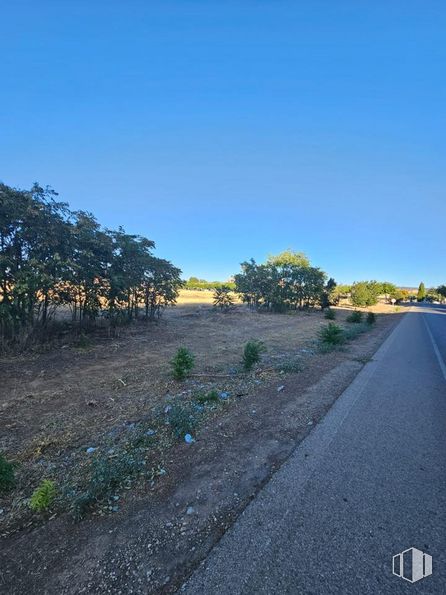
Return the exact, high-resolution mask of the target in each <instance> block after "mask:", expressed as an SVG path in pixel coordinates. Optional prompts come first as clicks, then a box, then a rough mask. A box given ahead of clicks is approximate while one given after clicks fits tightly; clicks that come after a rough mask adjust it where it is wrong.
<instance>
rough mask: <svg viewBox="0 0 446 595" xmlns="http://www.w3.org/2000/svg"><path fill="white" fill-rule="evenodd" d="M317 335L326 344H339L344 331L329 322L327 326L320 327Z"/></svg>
mask: <svg viewBox="0 0 446 595" xmlns="http://www.w3.org/2000/svg"><path fill="white" fill-rule="evenodd" d="M319 337H320V339H321V341H322V343H325V344H326V345H341V344H342V343H344V341H345V335H344V331H343V330H342V328H341V327H340V326H338V325H337V324H335V323H334V322H329V323H328V326H326V327H324V328H323V329H321V330H320V332H319Z"/></svg>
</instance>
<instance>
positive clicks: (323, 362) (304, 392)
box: [0, 292, 404, 593]
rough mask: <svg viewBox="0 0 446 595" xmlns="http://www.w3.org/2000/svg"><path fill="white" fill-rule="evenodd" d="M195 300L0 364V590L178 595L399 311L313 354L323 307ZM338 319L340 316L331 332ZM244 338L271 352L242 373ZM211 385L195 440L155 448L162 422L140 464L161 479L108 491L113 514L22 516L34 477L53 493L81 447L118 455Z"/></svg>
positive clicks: (78, 461)
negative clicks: (0, 488)
mask: <svg viewBox="0 0 446 595" xmlns="http://www.w3.org/2000/svg"><path fill="white" fill-rule="evenodd" d="M191 293H192V292H191ZM193 293H195V292H193ZM196 293H197V294H202V295H201V296H200V295H198V296H192V295H189V296H186V299H187V298H189V300H188V301H186V299H185V298H183V299H182V301H181V304H180V305H179V306H178V307H176V308H173V309H171V310H169V311H168V312H167V313H166V315H165V316H164V317H163V318H162V319H161V320H160V321H159V322H158V323H155V324H150V325H146V324H143V323H141V324H137V325H135V326H133V327H131V328H128V329H124V330H123V331H122V333H121V335H120V337H118V338H114V339H109V338H107V337H105V336H104V337H101V336H98V337H95V339H94V341H92V344H91V345H90V346H86V347H83V348H82V349H80V348H75V347H71V346H69V345H67V346H63V347H62V348H61V349H58V350H55V351H50V352H47V353H35V354H33V355H32V356H30V355H29V354H28V355H24V356H20V357H15V358H3V359H2V360H0V379H1V395H0V423H1V428H2V433H1V444H0V449H1V450H2V451H4V452H5V453H6V455H7V458H9V459H13V460H16V461H18V462H19V464H20V465H19V467H18V470H17V477H18V480H17V487H16V489H15V490H14V492H13V493H12V494H11V495H7V496H4V497H3V498H2V499H1V500H0V509H1V510H2V512H1V513H0V527H1V528H0V532H1V535H2V542H3V543H2V548H1V550H2V554H0V561H1V567H2V573H1V574H0V590H1V591H5V592H8V593H30V592H36V593H37V592H48V593H82V592H97V593H104V592H111V593H119V592H123V593H124V592H125V593H155V592H166V593H168V592H174V591H175V590H176V588H177V587H178V586H179V585H180V584H181V582H182V581H183V580H184V579H185V578H186V577H187V576H188V574H189V573H190V572H191V571H192V570H193V568H194V567H195V566H196V565H197V564H198V563H199V561H200V560H201V559H203V557H204V556H205V555H206V553H207V552H208V551H209V549H210V548H211V547H212V546H213V544H214V543H215V542H216V541H217V540H218V539H219V537H220V536H221V535H222V533H223V532H224V531H225V529H226V528H227V527H228V526H229V525H230V524H231V523H232V522H233V520H234V519H235V518H236V517H237V515H238V514H239V513H240V512H241V511H242V510H243V508H244V507H245V506H246V504H247V503H248V502H249V500H250V499H251V498H252V497H254V495H255V494H256V493H257V491H258V490H259V489H260V488H261V486H262V485H263V484H264V482H265V481H267V480H268V478H269V477H270V476H271V474H272V473H273V472H274V471H275V470H276V469H277V468H278V467H279V466H280V465H281V463H282V462H283V461H284V460H285V459H286V458H287V456H289V454H290V453H291V451H292V450H293V449H294V448H295V446H296V444H297V443H298V442H300V441H301V440H302V439H303V437H304V436H305V435H306V434H307V433H308V432H309V431H310V430H311V428H312V426H313V425H314V424H316V423H317V421H318V420H319V419H320V418H321V416H322V415H323V414H324V413H325V411H326V410H327V409H328V408H329V407H330V405H331V403H332V402H333V400H334V399H335V398H336V397H337V396H338V395H339V394H340V393H341V392H342V390H343V389H344V388H345V387H346V386H347V385H348V384H349V382H351V380H352V379H353V378H354V376H355V375H356V374H357V372H358V371H359V370H360V369H361V367H362V366H363V365H364V363H365V362H366V361H368V358H370V357H372V355H373V353H374V351H375V350H376V348H377V347H378V346H379V344H380V343H381V342H382V340H383V338H384V337H385V336H386V335H387V334H388V332H389V331H390V330H391V329H392V328H393V326H394V324H395V323H396V322H397V321H398V320H399V319H400V316H401V312H399V313H396V312H395V309H394V308H391V307H388V306H379V307H377V308H376V309H377V310H379V311H380V312H382V313H388V314H390V313H392V314H393V315H381V316H378V320H377V323H376V325H374V327H373V328H372V330H370V331H369V332H367V333H365V334H363V335H360V336H359V337H358V338H357V339H355V340H354V341H353V342H351V343H349V344H348V345H347V346H346V347H345V348H343V349H342V350H337V351H333V352H331V353H326V354H322V353H319V352H318V350H317V348H316V343H315V339H316V337H317V333H318V331H319V329H320V328H321V327H322V326H324V325H325V324H327V321H326V320H325V319H324V317H323V315H322V313H320V312H312V313H292V314H286V315H277V314H266V313H264V314H260V313H256V312H250V311H249V310H248V309H247V308H245V307H244V306H240V305H238V306H237V307H236V308H234V310H233V311H232V312H229V313H220V312H215V311H214V310H213V309H212V308H211V307H210V306H209V299H208V296H207V295H205V296H203V293H204V292H196ZM195 299H196V300H197V301H195ZM200 300H201V301H200ZM403 311H404V309H402V312H403ZM348 313H349V312H348V310H346V309H337V315H336V317H337V319H336V322H338V323H340V324H343V323H344V321H345V317H346V316H347V314H348ZM249 339H259V340H262V341H264V343H265V345H266V347H267V351H266V353H265V354H264V356H263V360H262V362H261V364H260V365H259V366H258V368H257V369H256V370H255V371H254V372H253V373H250V374H244V373H242V372H241V370H240V361H241V354H242V349H243V345H244V343H246V341H247V340H249ZM183 345H184V346H186V347H188V348H189V349H191V351H193V352H194V353H195V355H196V369H195V370H194V373H195V374H197V376H193V377H191V378H189V379H188V380H186V381H183V382H180V383H179V382H175V381H173V380H171V377H170V371H169V364H168V362H169V360H170V359H171V358H172V356H173V354H174V353H175V351H176V349H177V348H178V347H179V346H183ZM290 362H291V363H292V367H291V368H289V363H290ZM287 366H288V367H287ZM288 370H290V371H289V372H288ZM210 389H216V390H217V391H218V392H219V393H220V394H222V395H225V398H224V399H222V400H221V401H219V403H218V404H217V405H215V406H214V405H213V406H212V407H209V409H206V412H205V413H206V415H204V417H203V421H202V424H201V425H200V427H199V428H197V430H196V432H195V433H194V438H195V439H196V442H194V443H193V444H186V443H185V442H184V441H183V440H181V439H180V440H170V441H169V440H168V441H164V440H163V436H164V435H165V430H164V426H160V428H159V434H157V435H155V438H154V442H155V443H154V445H153V448H152V449H151V450H150V449H149V450H148V454H147V457H148V460H149V461H150V464H153V465H156V466H157V468H158V469H161V470H162V473H161V472H160V473H156V474H154V475H153V476H152V477H151V478H150V480H144V481H139V482H138V481H136V482H134V483H130V484H124V485H123V486H121V487H120V488H116V489H115V490H113V492H112V493H113V496H111V497H112V498H113V499H114V500H115V501H116V503H117V504H116V506H110V501H109V500H106V501H105V502H104V503H103V505H98V506H97V507H96V508H95V509H94V510H93V511H92V512H91V513H90V514H89V515H88V516H87V517H86V518H85V519H84V520H82V521H81V522H77V523H74V522H73V520H72V518H71V516H70V515H69V514H67V513H66V512H64V510H63V509H59V508H57V507H55V509H54V510H51V511H50V512H49V513H41V514H37V513H31V512H30V510H29V507H28V506H27V502H28V498H29V496H30V495H31V493H32V491H33V489H34V488H35V487H36V485H38V483H39V481H40V480H41V479H42V478H46V477H51V478H53V479H55V480H57V483H58V484H59V483H60V484H62V483H63V481H64V478H66V477H69V476H70V473H71V472H72V469H73V468H76V469H77V468H79V469H83V468H84V466H86V465H88V455H87V454H86V449H87V448H89V447H93V448H96V449H97V453H96V454H95V455H94V456H99V455H100V453H106V452H109V451H106V448H108V446H109V445H110V441H109V437H110V434H111V433H113V436H117V438H116V439H115V438H114V440H115V442H114V443H113V445H114V446H115V445H116V448H118V447H119V444H120V442H119V441H120V440H121V436H122V435H123V434H125V435H127V434H126V432H127V430H128V429H129V428H130V429H132V428H134V427H135V425H137V424H139V423H141V420H144V419H148V420H150V424H151V423H152V420H153V419H155V418H156V416H157V415H158V417H159V411H163V410H164V408H165V407H169V406H170V404H171V403H174V402H177V401H178V399H180V400H181V399H184V400H185V401H187V402H191V400H192V401H193V399H194V395H196V394H198V393H201V392H202V391H207V390H210ZM226 396H227V398H226ZM166 435H167V434H166ZM158 436H159V440H158ZM157 440H158V442H157ZM98 453H99V454H98ZM103 456H106V455H105V454H104V455H103ZM112 456H114V455H112ZM85 461H86V462H85ZM2 583H3V584H2Z"/></svg>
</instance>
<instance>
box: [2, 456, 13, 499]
mask: <svg viewBox="0 0 446 595" xmlns="http://www.w3.org/2000/svg"><path fill="white" fill-rule="evenodd" d="M14 468H15V465H14V463H10V462H9V461H7V460H6V459H5V457H4V455H3V454H2V453H0V492H7V491H8V490H10V489H12V488H13V487H14V485H15V477H14Z"/></svg>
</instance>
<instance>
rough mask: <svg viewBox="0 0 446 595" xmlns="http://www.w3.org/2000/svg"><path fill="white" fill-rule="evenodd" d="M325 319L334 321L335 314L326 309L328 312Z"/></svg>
mask: <svg viewBox="0 0 446 595" xmlns="http://www.w3.org/2000/svg"><path fill="white" fill-rule="evenodd" d="M325 318H326V319H327V320H334V319H335V318H336V312H335V311H334V310H332V309H331V308H328V310H326V312H325Z"/></svg>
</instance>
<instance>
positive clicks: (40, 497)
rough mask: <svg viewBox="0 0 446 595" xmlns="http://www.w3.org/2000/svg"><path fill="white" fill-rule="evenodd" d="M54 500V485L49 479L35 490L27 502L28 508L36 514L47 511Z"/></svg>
mask: <svg viewBox="0 0 446 595" xmlns="http://www.w3.org/2000/svg"><path fill="white" fill-rule="evenodd" d="M55 498H56V485H55V483H54V481H51V480H50V479H44V480H43V481H42V482H41V484H40V485H39V487H38V488H36V489H35V490H34V492H33V495H32V496H31V499H30V501H29V506H30V508H32V510H34V511H36V512H43V511H44V510H48V508H49V507H50V506H51V504H52V503H53V502H54V499H55Z"/></svg>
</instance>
